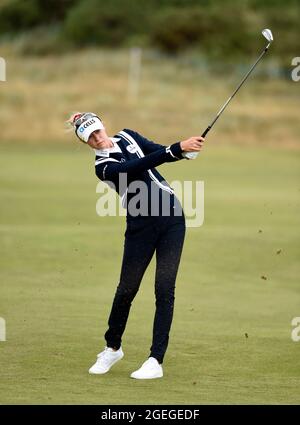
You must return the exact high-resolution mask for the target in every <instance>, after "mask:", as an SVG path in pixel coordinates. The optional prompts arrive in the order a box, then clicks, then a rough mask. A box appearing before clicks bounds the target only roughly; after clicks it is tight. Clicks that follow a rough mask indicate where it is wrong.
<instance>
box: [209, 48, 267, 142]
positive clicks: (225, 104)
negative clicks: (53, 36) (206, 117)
mask: <svg viewBox="0 0 300 425" xmlns="http://www.w3.org/2000/svg"><path fill="white" fill-rule="evenodd" d="M269 46H270V43H269V44H268V45H267V46H266V47H265V48H264V50H263V51H262V52H261V54H260V55H259V58H258V59H257V60H256V62H255V63H254V64H253V65H252V67H251V68H250V69H249V71H248V72H247V74H246V75H245V77H244V78H243V79H242V81H241V82H240V84H239V85H238V86H237V88H236V89H235V91H234V92H233V93H232V95H231V96H230V97H229V98H228V99H227V100H226V102H225V103H224V105H223V106H222V108H221V109H220V110H219V112H218V113H217V115H216V117H215V118H214V119H213V121H212V122H211V123H210V125H209V126H208V127H207V128H206V130H205V131H204V132H203V133H202V137H205V136H206V134H207V133H208V132H209V131H210V129H211V128H212V127H213V125H214V124H215V122H216V121H217V119H218V118H219V116H220V115H221V114H222V112H223V111H224V109H225V108H226V106H227V105H228V103H229V102H230V101H231V99H232V98H233V97H234V96H235V95H236V93H237V92H238V91H239V89H240V88H241V87H242V85H243V84H244V82H245V81H246V80H247V78H248V77H249V75H250V74H251V72H252V71H253V69H254V68H255V67H256V65H257V64H258V62H259V61H260V60H261V58H262V57H263V55H264V54H265V53H266V52H267V51H268V49H269Z"/></svg>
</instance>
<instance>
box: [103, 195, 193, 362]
mask: <svg viewBox="0 0 300 425" xmlns="http://www.w3.org/2000/svg"><path fill="white" fill-rule="evenodd" d="M175 199H176V198H175ZM179 208H181V207H179ZM176 210H178V204H177V205H176V206H175V207H174V211H176ZM181 212H182V214H181V215H179V216H176V215H174V214H171V215H170V216H146V217H142V216H138V217H127V228H126V232H125V243H124V254H123V261H122V269H121V275H120V281H119V284H118V287H117V290H116V293H115V297H114V301H113V305H112V309H111V313H110V316H109V321H108V325H109V328H108V330H107V332H106V333H105V339H106V342H107V346H108V347H112V348H115V349H119V348H120V346H121V341H122V335H123V332H124V330H125V327H126V323H127V319H128V315H129V311H130V307H131V304H132V301H133V299H134V297H135V295H136V294H137V292H138V289H139V286H140V283H141V281H142V278H143V275H144V273H145V271H146V269H147V267H148V265H149V263H150V261H151V259H152V257H153V255H154V253H156V273H155V298H156V311H155V317H154V324H153V338H152V346H151V349H150V356H151V357H155V358H156V359H157V360H158V361H159V363H162V362H163V359H164V355H165V352H166V350H167V346H168V342H169V332H170V328H171V323H172V318H173V310H174V300H175V295H174V293H175V281H176V276H177V271H178V266H179V262H180V258H181V253H182V248H183V243H184V236H185V218H184V213H183V211H182V209H181Z"/></svg>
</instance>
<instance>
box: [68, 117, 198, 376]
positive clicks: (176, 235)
mask: <svg viewBox="0 0 300 425" xmlns="http://www.w3.org/2000/svg"><path fill="white" fill-rule="evenodd" d="M69 122H70V123H71V124H72V126H73V128H74V130H75V134H76V136H77V137H78V138H79V139H80V140H81V141H82V142H84V143H87V144H88V145H89V146H90V147H91V148H92V149H94V151H95V154H96V162H95V170H96V175H97V176H98V178H99V179H100V180H103V181H105V182H107V183H108V184H109V185H110V186H112V187H113V188H114V189H115V190H116V191H117V192H118V193H119V195H120V196H121V197H122V203H123V205H124V206H125V207H126V210H127V215H126V221H127V227H126V232H125V244H124V254H123V261H122V268H121V274H120V280H119V284H118V287H117V290H116V293H115V297H114V301H113V305H112V309H111V313H110V316H109V320H108V330H107V331H106V333H105V340H106V347H105V349H104V351H102V352H101V353H100V354H98V356H97V361H96V363H95V364H94V365H93V366H92V367H91V368H90V370H89V373H91V374H104V373H106V372H108V371H109V370H110V368H111V367H112V366H113V365H114V364H115V363H116V362H118V361H119V360H121V359H122V357H123V356H124V353H123V351H122V347H121V341H122V335H123V333H124V330H125V326H126V322H127V319H128V315H129V310H130V307H131V304H132V301H133V299H134V297H135V295H136V293H137V292H138V289H139V286H140V283H141V280H142V278H143V275H144V273H145V271H146V269H147V267H148V265H149V263H150V261H151V258H152V257H153V254H154V252H156V274H155V297H156V311H155V318H154V325H153V339H152V346H151V349H150V356H149V358H148V359H147V360H146V361H145V362H144V363H143V365H142V366H141V368H140V369H138V370H136V371H135V372H133V373H132V374H131V377H132V378H136V379H153V378H161V377H162V376H163V369H162V363H163V359H164V355H165V352H166V349H167V346H168V341H169V332H170V327H171V323H172V317H173V309H174V291H175V280H176V275H177V271H178V266H179V262H180V257H181V252H182V247H183V242H184V236H185V218H184V213H183V210H182V208H181V205H180V203H179V201H178V199H177V198H176V197H175V195H174V191H173V189H172V188H171V187H170V186H169V185H168V183H167V182H166V181H165V180H164V179H163V177H162V176H161V175H160V174H159V173H158V171H157V170H156V169H155V167H157V166H158V165H161V164H163V163H165V162H177V161H179V160H181V159H183V158H184V157H185V155H186V153H187V152H199V151H200V150H201V149H202V146H203V141H204V139H203V137H200V136H199V137H191V138H189V139H187V140H184V141H181V142H177V143H174V144H172V145H170V146H168V147H166V146H163V145H159V144H156V143H153V142H151V141H149V140H147V139H146V138H145V137H142V136H141V135H140V134H138V133H136V132H135V131H132V130H128V129H125V130H123V131H120V132H119V133H118V134H116V135H115V136H114V137H108V135H107V133H106V130H105V127H104V125H103V122H102V120H101V119H100V118H99V117H98V116H97V115H96V114H94V113H89V112H88V113H77V114H74V115H73V116H72V117H71V118H70V120H69ZM137 186H138V188H139V190H133V189H132V188H133V187H135V189H136V188H137ZM137 193H138V195H139V196H138V202H136V197H137ZM137 344H138V341H137Z"/></svg>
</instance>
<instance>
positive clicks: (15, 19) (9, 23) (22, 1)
mask: <svg viewBox="0 0 300 425" xmlns="http://www.w3.org/2000/svg"><path fill="white" fill-rule="evenodd" d="M77 1H78V0H47V1H45V0H9V1H5V2H4V3H2V5H0V33H1V34H3V33H7V32H8V33H14V34H15V33H18V32H19V31H23V30H26V29H31V28H33V27H37V26H43V25H45V24H47V25H49V24H50V23H52V22H55V21H61V20H62V19H64V17H65V15H66V13H67V12H68V10H69V8H70V7H71V6H74V5H75V4H76V3H77Z"/></svg>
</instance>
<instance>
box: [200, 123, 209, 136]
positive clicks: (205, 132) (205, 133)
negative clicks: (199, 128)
mask: <svg viewBox="0 0 300 425" xmlns="http://www.w3.org/2000/svg"><path fill="white" fill-rule="evenodd" d="M210 129H211V126H210V125H209V126H208V127H207V129H206V130H205V131H203V133H202V134H201V137H205V136H206V135H207V133H208V132H209V130H210Z"/></svg>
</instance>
